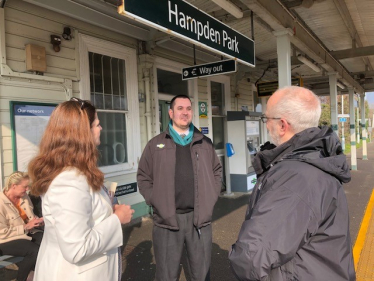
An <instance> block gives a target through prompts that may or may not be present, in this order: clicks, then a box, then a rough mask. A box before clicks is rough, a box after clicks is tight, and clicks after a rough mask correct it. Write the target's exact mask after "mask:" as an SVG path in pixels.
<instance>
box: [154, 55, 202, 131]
mask: <svg viewBox="0 0 374 281" xmlns="http://www.w3.org/2000/svg"><path fill="white" fill-rule="evenodd" d="M184 67H188V65H185V64H182V63H179V62H175V61H171V60H168V59H164V58H160V57H156V58H155V62H154V64H153V75H152V76H153V79H152V82H153V83H152V84H153V99H154V102H153V106H154V108H155V109H157V110H154V117H153V118H152V120H154V122H153V124H152V127H153V131H154V132H155V135H158V134H159V133H160V126H159V124H158V122H159V120H160V114H159V110H158V105H159V100H165V101H171V99H172V98H173V96H172V95H166V94H163V93H159V92H158V85H157V69H163V70H167V71H171V72H175V73H180V75H181V80H182V68H184ZM195 80H196V79H191V80H188V96H189V97H190V99H191V102H192V107H193V112H194V114H193V117H192V122H193V124H194V125H195V127H196V128H199V111H198V102H197V101H198V95H199V94H198V92H197V82H196V81H195ZM195 101H196V102H195Z"/></svg>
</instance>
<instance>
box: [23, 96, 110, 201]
mask: <svg viewBox="0 0 374 281" xmlns="http://www.w3.org/2000/svg"><path fill="white" fill-rule="evenodd" d="M81 102H83V101H81ZM95 114H96V109H95V107H94V106H93V105H91V104H90V103H89V102H87V101H84V104H83V103H80V102H77V101H75V100H70V101H66V102H64V103H62V104H60V105H59V106H57V108H56V109H55V110H54V111H53V112H52V115H51V117H50V119H49V122H48V125H47V128H46V130H45V132H44V135H43V137H42V139H41V142H40V147H39V153H38V155H37V156H36V157H35V158H34V159H32V160H31V162H30V164H29V166H28V170H29V176H30V179H31V188H30V192H31V193H32V194H33V195H36V196H39V195H42V194H45V193H46V192H47V190H48V187H49V185H50V184H51V182H52V181H53V179H54V178H55V177H56V176H57V175H58V174H60V173H61V172H62V171H63V170H64V169H66V168H68V167H75V168H77V169H78V170H79V171H80V172H81V173H82V174H83V175H85V176H86V178H87V182H88V184H89V185H90V186H91V188H92V189H93V190H94V191H98V190H100V188H101V186H102V184H103V181H104V175H103V173H102V172H101V171H100V170H99V168H98V167H97V159H98V150H97V148H96V145H95V142H94V139H93V137H92V135H91V121H90V119H92V115H93V116H95Z"/></svg>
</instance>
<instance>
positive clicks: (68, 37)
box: [62, 26, 71, 41]
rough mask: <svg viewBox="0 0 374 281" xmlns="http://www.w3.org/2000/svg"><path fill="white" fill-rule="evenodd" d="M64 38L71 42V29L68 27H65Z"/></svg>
mask: <svg viewBox="0 0 374 281" xmlns="http://www.w3.org/2000/svg"><path fill="white" fill-rule="evenodd" d="M62 38H64V39H65V40H67V41H70V40H71V28H70V27H68V26H65V27H64V33H62Z"/></svg>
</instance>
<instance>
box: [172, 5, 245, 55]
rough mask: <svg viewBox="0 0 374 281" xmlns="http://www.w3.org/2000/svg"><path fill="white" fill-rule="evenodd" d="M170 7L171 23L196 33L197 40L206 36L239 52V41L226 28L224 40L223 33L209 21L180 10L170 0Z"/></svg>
mask: <svg viewBox="0 0 374 281" xmlns="http://www.w3.org/2000/svg"><path fill="white" fill-rule="evenodd" d="M168 7H169V22H170V23H171V22H174V23H175V25H177V26H180V27H182V28H184V29H186V30H188V31H191V32H192V33H195V34H196V35H197V40H200V38H205V39H207V40H210V41H212V42H214V43H217V44H219V45H221V43H222V46H223V47H225V48H227V49H229V50H231V51H234V52H236V53H238V54H239V41H238V40H237V38H236V36H235V37H234V38H231V37H230V36H229V35H228V33H227V32H226V31H225V30H222V39H223V40H222V41H221V33H220V32H219V31H217V30H215V29H214V28H211V27H210V26H209V21H207V22H206V23H202V22H200V21H198V20H196V19H194V18H192V17H191V16H189V15H185V14H184V13H182V12H178V5H177V4H174V7H172V5H171V3H170V1H168Z"/></svg>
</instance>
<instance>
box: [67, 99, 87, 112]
mask: <svg viewBox="0 0 374 281" xmlns="http://www.w3.org/2000/svg"><path fill="white" fill-rule="evenodd" d="M70 100H71V101H76V102H78V103H79V105H80V106H81V109H82V110H83V109H84V108H85V107H87V105H88V102H87V101H85V100H81V99H79V98H75V97H74V98H71V99H70Z"/></svg>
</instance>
